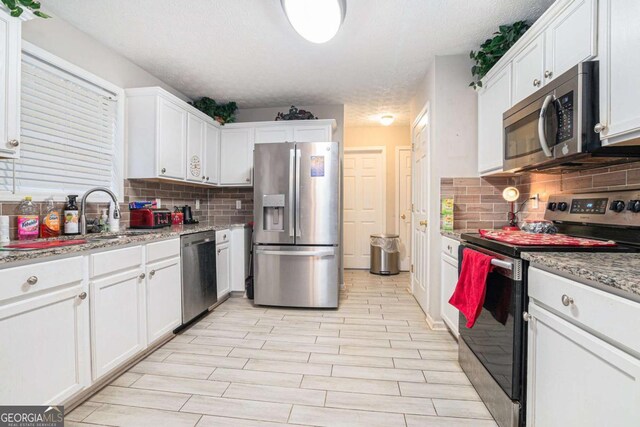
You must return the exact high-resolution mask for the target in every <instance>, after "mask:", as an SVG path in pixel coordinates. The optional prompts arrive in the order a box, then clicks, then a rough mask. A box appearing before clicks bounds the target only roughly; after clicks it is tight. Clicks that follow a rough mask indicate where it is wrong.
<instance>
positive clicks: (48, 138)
mask: <svg viewBox="0 0 640 427" xmlns="http://www.w3.org/2000/svg"><path fill="white" fill-rule="evenodd" d="M21 98H22V99H21V144H20V159H18V160H16V161H15V184H16V192H17V193H19V194H21V195H24V194H46V195H50V194H53V195H56V196H61V195H64V194H82V193H83V192H85V191H86V190H88V189H89V188H92V187H95V186H104V187H107V188H111V189H114V190H115V189H116V188H117V185H116V179H117V177H116V172H117V171H116V170H115V166H114V165H115V161H114V160H115V159H114V154H115V143H116V126H117V123H116V119H117V99H116V96H115V94H113V93H110V92H109V91H107V90H105V89H103V88H100V87H98V86H96V85H94V84H92V83H90V82H88V81H86V80H83V79H82V78H81V77H80V76H76V75H73V74H71V73H69V72H67V71H65V70H62V69H60V68H57V67H55V66H53V65H51V64H49V63H46V62H44V61H42V60H40V59H38V58H36V57H33V56H30V55H28V54H26V53H25V54H23V57H22V83H21ZM13 173H14V172H13V164H12V162H11V161H3V162H2V164H1V165H0V186H1V187H2V189H3V190H8V191H11V188H12V187H13V181H12V179H13Z"/></svg>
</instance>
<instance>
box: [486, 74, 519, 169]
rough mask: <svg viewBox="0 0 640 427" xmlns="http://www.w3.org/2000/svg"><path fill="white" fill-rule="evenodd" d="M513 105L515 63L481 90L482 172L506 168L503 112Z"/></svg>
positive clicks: (495, 76) (496, 75)
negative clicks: (504, 161)
mask: <svg viewBox="0 0 640 427" xmlns="http://www.w3.org/2000/svg"><path fill="white" fill-rule="evenodd" d="M509 107H511V64H507V65H506V66H505V67H504V68H503V69H502V70H500V71H498V73H496V74H494V76H493V77H492V78H491V80H490V81H488V82H486V83H485V86H484V88H482V89H481V90H480V92H479V93H478V171H479V172H480V173H481V174H484V173H488V172H495V171H502V162H503V152H504V144H503V137H504V132H503V130H502V114H501V113H500V114H498V112H499V111H506V110H507V109H509Z"/></svg>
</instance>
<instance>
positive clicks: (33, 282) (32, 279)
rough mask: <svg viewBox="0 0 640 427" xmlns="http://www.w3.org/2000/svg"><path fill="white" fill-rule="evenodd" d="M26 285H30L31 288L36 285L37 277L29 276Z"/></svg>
mask: <svg viewBox="0 0 640 427" xmlns="http://www.w3.org/2000/svg"><path fill="white" fill-rule="evenodd" d="M27 283H28V284H30V285H31V286H33V285H35V284H36V283H38V277H37V276H31V277H29V278H28V279H27Z"/></svg>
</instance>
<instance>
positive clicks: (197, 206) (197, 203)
mask: <svg viewBox="0 0 640 427" xmlns="http://www.w3.org/2000/svg"><path fill="white" fill-rule="evenodd" d="M196 210H200V199H196Z"/></svg>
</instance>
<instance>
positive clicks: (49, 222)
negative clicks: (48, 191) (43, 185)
mask: <svg viewBox="0 0 640 427" xmlns="http://www.w3.org/2000/svg"><path fill="white" fill-rule="evenodd" d="M58 236H60V212H58V211H57V210H56V207H55V205H54V204H53V199H49V200H48V201H47V207H46V208H45V211H44V215H43V216H42V222H41V223H40V237H42V238H48V237H58Z"/></svg>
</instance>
